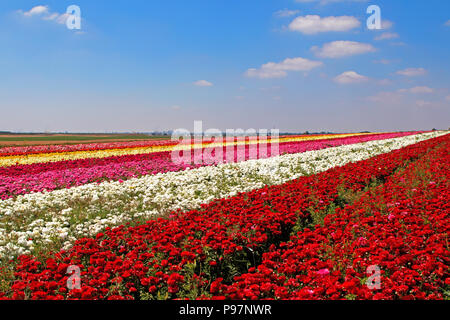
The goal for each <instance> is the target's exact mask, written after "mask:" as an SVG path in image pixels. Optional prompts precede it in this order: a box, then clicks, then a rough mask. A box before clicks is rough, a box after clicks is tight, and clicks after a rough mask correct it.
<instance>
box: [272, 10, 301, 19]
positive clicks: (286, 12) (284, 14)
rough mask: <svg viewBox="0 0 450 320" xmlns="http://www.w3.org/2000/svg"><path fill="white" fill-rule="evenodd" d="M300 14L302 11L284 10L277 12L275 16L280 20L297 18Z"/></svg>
mask: <svg viewBox="0 0 450 320" xmlns="http://www.w3.org/2000/svg"><path fill="white" fill-rule="evenodd" d="M298 13H300V10H289V9H283V10H278V11H277V12H275V13H274V16H276V17H278V18H286V17H291V16H295V15H296V14H298Z"/></svg>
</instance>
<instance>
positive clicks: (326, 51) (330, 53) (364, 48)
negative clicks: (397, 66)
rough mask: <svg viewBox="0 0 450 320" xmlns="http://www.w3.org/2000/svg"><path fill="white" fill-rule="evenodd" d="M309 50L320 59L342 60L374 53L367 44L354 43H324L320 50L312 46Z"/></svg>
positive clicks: (371, 47) (372, 48) (373, 49)
mask: <svg viewBox="0 0 450 320" xmlns="http://www.w3.org/2000/svg"><path fill="white" fill-rule="evenodd" d="M311 50H312V51H313V52H314V53H315V54H316V56H318V57H321V58H331V59H336V58H343V57H349V56H354V55H359V54H364V53H369V52H375V51H376V49H375V48H374V47H373V46H372V45H371V44H368V43H362V42H356V41H333V42H329V43H325V44H324V45H323V46H322V48H319V47H317V46H314V47H312V48H311Z"/></svg>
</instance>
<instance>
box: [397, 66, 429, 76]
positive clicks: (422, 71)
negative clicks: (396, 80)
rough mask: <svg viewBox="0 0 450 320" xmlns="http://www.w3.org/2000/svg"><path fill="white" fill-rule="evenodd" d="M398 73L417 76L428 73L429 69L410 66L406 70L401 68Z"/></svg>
mask: <svg viewBox="0 0 450 320" xmlns="http://www.w3.org/2000/svg"><path fill="white" fill-rule="evenodd" d="M396 73H397V74H398V75H401V76H405V77H417V76H423V75H425V74H427V70H425V69H424V68H408V69H404V70H399V71H397V72H396Z"/></svg>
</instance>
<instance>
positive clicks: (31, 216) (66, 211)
mask: <svg viewBox="0 0 450 320" xmlns="http://www.w3.org/2000/svg"><path fill="white" fill-rule="evenodd" d="M443 134H446V133H444V132H433V133H426V134H419V135H414V136H406V137H402V138H395V139H388V140H381V141H371V142H365V143H359V144H353V145H345V146H340V147H335V148H328V149H323V150H317V151H308V152H304V153H298V154H286V155H282V156H279V157H275V158H268V159H259V160H249V161H245V162H240V163H229V164H221V165H218V166H209V167H201V168H197V169H192V170H189V169H187V170H185V171H179V172H168V173H164V174H156V175H149V176H145V177H141V178H137V179H131V180H127V181H125V182H123V183H120V182H116V181H112V182H103V183H101V184H95V183H94V184H87V185H83V186H79V187H74V188H71V189H63V190H56V191H52V192H41V193H32V194H27V195H23V196H19V197H17V198H16V199H7V200H3V201H0V259H3V258H7V259H13V258H15V257H17V256H18V255H20V254H31V253H33V252H36V251H37V250H40V249H44V250H45V249H60V248H65V249H67V248H69V247H70V246H71V245H72V244H73V242H74V241H75V240H76V239H79V238H82V237H88V236H93V235H95V234H96V233H98V232H101V231H102V230H104V229H105V228H106V227H108V226H109V227H113V226H118V225H121V224H124V223H127V222H133V223H135V222H140V221H145V219H148V218H149V217H152V216H155V215H158V214H165V213H168V212H171V211H173V210H176V209H182V210H188V209H194V208H198V207H199V206H200V204H203V203H208V202H210V201H212V200H214V199H218V198H225V197H230V196H233V195H236V194H237V193H239V192H247V191H251V190H254V189H258V188H262V187H264V186H265V185H275V184H282V183H284V182H287V181H289V180H293V179H296V178H298V177H300V176H302V175H304V174H313V173H317V172H321V171H325V170H328V169H330V168H332V167H335V166H342V165H345V164H347V163H349V162H355V161H360V160H364V159H367V158H370V157H373V156H375V155H379V154H382V153H387V152H390V151H392V150H395V149H400V148H402V147H405V146H408V145H411V144H414V143H417V142H419V141H423V140H426V139H430V138H434V137H437V136H440V135H443Z"/></svg>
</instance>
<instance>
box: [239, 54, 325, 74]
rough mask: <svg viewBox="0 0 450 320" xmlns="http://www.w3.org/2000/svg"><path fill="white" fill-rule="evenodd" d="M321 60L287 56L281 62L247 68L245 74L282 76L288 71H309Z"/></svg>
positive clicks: (319, 64)
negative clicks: (257, 67)
mask: <svg viewBox="0 0 450 320" xmlns="http://www.w3.org/2000/svg"><path fill="white" fill-rule="evenodd" d="M322 65H323V63H322V62H321V61H312V60H308V59H304V58H300V57H298V58H287V59H285V60H284V61H282V62H279V63H275V62H269V63H266V64H263V65H262V66H261V67H260V68H259V69H253V68H252V69H248V70H247V71H246V72H245V74H246V76H247V77H250V78H260V79H270V78H284V77H286V76H287V73H288V72H289V71H310V70H312V69H314V68H317V67H320V66H322Z"/></svg>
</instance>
